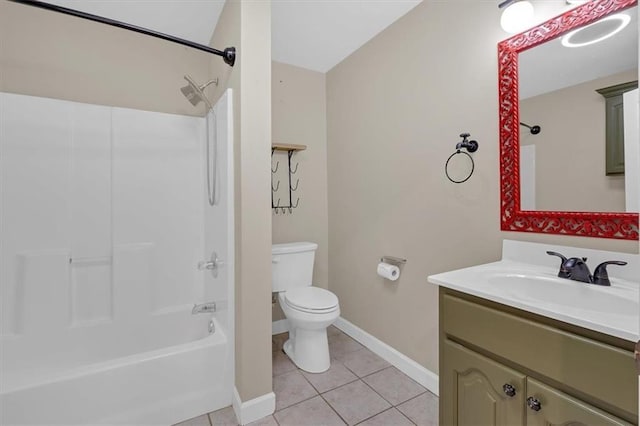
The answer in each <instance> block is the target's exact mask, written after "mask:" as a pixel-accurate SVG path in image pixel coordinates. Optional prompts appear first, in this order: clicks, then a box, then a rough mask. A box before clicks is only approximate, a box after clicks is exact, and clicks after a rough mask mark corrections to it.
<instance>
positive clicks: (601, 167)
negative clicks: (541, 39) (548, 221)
mask: <svg viewBox="0 0 640 426" xmlns="http://www.w3.org/2000/svg"><path fill="white" fill-rule="evenodd" d="M637 79H638V71H637V70H632V71H627V72H624V73H620V74H616V75H612V76H608V77H604V78H599V79H596V80H592V81H589V82H585V83H581V84H578V85H575V86H572V87H567V88H564V89H560V90H556V91H553V92H550V93H545V94H543V95H539V96H534V97H531V98H528V99H524V100H521V101H520V119H521V120H522V121H523V122H525V123H527V124H529V125H534V124H536V125H539V126H541V127H542V131H541V132H540V133H539V134H537V135H532V134H531V133H530V132H529V131H528V130H527V129H526V128H524V127H521V128H520V130H521V134H520V143H521V144H522V145H535V147H536V148H535V149H536V209H537V210H562V211H616V212H623V211H625V193H624V176H606V172H605V165H606V164H605V123H606V121H605V99H604V97H603V96H602V95H600V94H599V93H598V92H596V89H602V88H604V87H609V86H613V85H616V84H620V83H627V82H629V81H634V80H637Z"/></svg>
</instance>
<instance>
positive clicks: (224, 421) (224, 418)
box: [209, 406, 238, 426]
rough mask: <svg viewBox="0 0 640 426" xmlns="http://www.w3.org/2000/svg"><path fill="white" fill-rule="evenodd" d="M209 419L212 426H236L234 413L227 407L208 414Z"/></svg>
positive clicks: (231, 408)
mask: <svg viewBox="0 0 640 426" xmlns="http://www.w3.org/2000/svg"><path fill="white" fill-rule="evenodd" d="M209 419H210V420H211V424H212V425H213V426H237V425H238V420H236V413H235V412H234V411H233V407H231V406H229V407H226V408H223V409H221V410H218V411H214V412H213V413H209Z"/></svg>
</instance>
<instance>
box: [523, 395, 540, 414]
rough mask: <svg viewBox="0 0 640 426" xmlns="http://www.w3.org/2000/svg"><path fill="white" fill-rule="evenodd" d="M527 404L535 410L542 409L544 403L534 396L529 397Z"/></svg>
mask: <svg viewBox="0 0 640 426" xmlns="http://www.w3.org/2000/svg"><path fill="white" fill-rule="evenodd" d="M527 406H528V407H529V408H531V409H532V410H533V411H540V410H541V409H542V404H540V401H538V400H537V399H536V398H534V397H532V396H530V397H529V398H527Z"/></svg>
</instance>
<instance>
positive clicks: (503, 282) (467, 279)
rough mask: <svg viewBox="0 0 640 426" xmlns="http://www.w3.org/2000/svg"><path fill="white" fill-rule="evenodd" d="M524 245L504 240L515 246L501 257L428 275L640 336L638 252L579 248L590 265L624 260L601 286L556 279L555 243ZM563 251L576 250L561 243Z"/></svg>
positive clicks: (603, 329) (523, 306)
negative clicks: (552, 257) (549, 252)
mask: <svg viewBox="0 0 640 426" xmlns="http://www.w3.org/2000/svg"><path fill="white" fill-rule="evenodd" d="M523 244H524V243H521V242H510V243H509V244H506V246H507V248H509V246H514V247H515V248H518V249H519V251H517V252H512V253H509V252H508V251H507V252H506V256H505V252H503V257H506V258H504V259H502V260H500V261H497V262H492V263H486V264H482V265H477V266H471V267H467V268H463V269H457V270H454V271H449V272H443V273H440V274H435V275H431V276H429V277H428V280H429V282H431V283H433V284H436V285H438V286H441V287H446V288H449V289H451V290H455V291H459V292H462V293H466V294H470V295H472V296H476V297H481V298H483V299H487V300H491V301H493V302H497V303H500V304H503V305H507V306H511V307H514V308H517V309H520V310H524V311H528V312H531V313H534V314H538V315H542V316H545V317H548V318H552V319H555V320H558V321H563V322H566V323H569V324H574V325H576V326H579V327H583V328H587V329H590V330H593V331H597V332H600V333H605V334H608V335H611V336H615V337H618V338H621V339H625V340H628V341H632V342H634V343H635V342H636V341H637V340H638V338H640V302H639V299H640V283H638V281H637V278H636V277H637V276H639V275H640V274H638V270H639V269H640V267H639V265H638V257H637V256H638V255H626V254H621V253H609V252H603V253H600V252H598V251H595V250H591V251H590V250H587V249H580V252H579V253H580V254H582V253H585V256H589V258H590V263H591V264H592V265H593V264H599V263H600V262H602V261H604V260H608V259H619V258H621V259H622V260H625V261H627V262H629V265H627V266H625V269H622V268H619V269H615V270H612V271H611V272H612V273H613V274H614V275H612V274H610V275H609V277H610V279H611V286H600V285H595V284H588V283H584V282H579V281H573V280H570V279H567V278H559V277H558V266H557V264H556V262H555V261H553V262H550V261H549V256H548V255H547V254H546V251H547V250H549V249H552V248H557V247H549V246H543V245H536V244H535V243H526V244H527V246H530V248H531V249H529V248H527V247H524V251H523ZM503 249H504V247H503ZM562 250H564V251H565V252H569V251H571V250H573V251H574V252H575V251H577V250H576V249H571V248H566V247H560V251H562ZM554 251H557V250H554ZM514 257H518V258H519V259H518V260H514V259H513V258H514ZM520 259H526V260H527V262H523V261H522V260H520Z"/></svg>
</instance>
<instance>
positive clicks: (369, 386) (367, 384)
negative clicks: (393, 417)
mask: <svg viewBox="0 0 640 426" xmlns="http://www.w3.org/2000/svg"><path fill="white" fill-rule="evenodd" d="M380 371H382V370H380ZM372 374H375V373H372ZM370 375H371V374H370ZM362 383H364V384H365V386H367V387H368V388H369V389H371V390H372V391H373V393H375V394H376V395H378V396H379V397H380V398H382V399H383V400H384V401H386V402H388V403H389V405H391V407H395V405H393V402H391V401H388V400H387V398H385V397H384V396H382V395H380V393H379V392H378V391H377V390H375V389H374V388H373V387H372V386H371V385H370V384H369V383H367V382H365V381H364V380H362ZM385 411H386V410H385ZM378 414H380V413H378Z"/></svg>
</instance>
